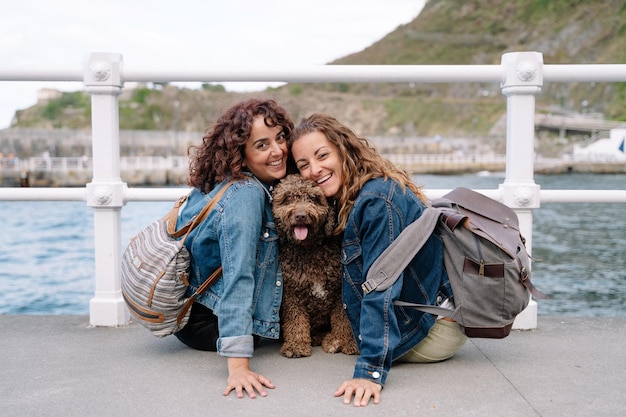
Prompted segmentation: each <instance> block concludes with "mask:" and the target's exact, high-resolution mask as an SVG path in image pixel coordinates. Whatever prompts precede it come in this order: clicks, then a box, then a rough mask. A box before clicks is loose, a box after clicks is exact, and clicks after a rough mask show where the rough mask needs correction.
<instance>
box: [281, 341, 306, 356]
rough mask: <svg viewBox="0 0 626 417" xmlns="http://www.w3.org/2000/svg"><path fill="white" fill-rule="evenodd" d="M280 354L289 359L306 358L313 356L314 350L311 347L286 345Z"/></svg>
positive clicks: (294, 344) (293, 344)
mask: <svg viewBox="0 0 626 417" xmlns="http://www.w3.org/2000/svg"><path fill="white" fill-rule="evenodd" d="M280 353H282V354H283V356H285V357H287V358H305V357H307V356H311V353H313V350H312V348H311V346H309V345H298V344H296V343H284V344H283V346H282V347H281V348H280Z"/></svg>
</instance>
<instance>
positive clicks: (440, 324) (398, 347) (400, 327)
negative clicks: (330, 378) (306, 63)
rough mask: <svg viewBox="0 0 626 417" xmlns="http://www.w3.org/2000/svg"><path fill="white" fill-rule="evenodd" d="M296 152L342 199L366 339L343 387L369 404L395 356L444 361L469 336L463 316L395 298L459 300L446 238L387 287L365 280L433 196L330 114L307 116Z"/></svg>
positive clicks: (360, 327)
mask: <svg viewBox="0 0 626 417" xmlns="http://www.w3.org/2000/svg"><path fill="white" fill-rule="evenodd" d="M289 144H290V148H291V156H292V158H293V162H294V163H295V165H296V167H297V168H298V170H299V171H300V173H301V174H302V176H304V177H306V178H309V179H311V180H313V181H315V182H316V183H317V184H318V186H319V187H320V188H321V189H322V190H323V192H324V195H325V196H326V197H328V198H333V199H335V201H336V204H337V209H338V210H337V211H338V219H337V228H336V229H335V232H336V233H337V234H343V238H342V239H343V243H342V259H341V262H342V264H343V266H342V269H343V295H342V297H343V302H344V305H345V306H346V313H347V315H348V319H349V320H350V324H351V327H352V331H353V333H354V336H355V338H356V340H357V343H358V345H359V350H360V354H359V357H358V359H357V361H356V366H355V368H354V373H353V377H352V379H350V380H347V381H344V382H343V384H341V385H340V387H339V388H338V389H337V391H336V392H335V396H338V397H339V396H343V400H344V403H346V404H348V403H350V402H351V400H352V397H354V402H353V403H354V405H355V406H366V405H367V404H368V403H369V400H370V399H371V398H373V401H374V403H375V404H377V403H379V402H380V392H381V390H382V387H383V384H384V383H385V380H386V379H387V375H388V373H389V370H390V369H391V364H392V362H394V361H404V362H438V361H442V360H445V359H448V358H450V357H452V356H453V355H454V354H455V353H456V352H457V351H458V349H459V348H460V347H461V346H462V345H463V343H465V340H466V338H465V335H463V333H462V332H461V330H460V328H459V326H458V324H457V323H455V322H453V321H451V320H450V319H447V318H442V319H439V320H437V318H436V317H434V316H432V315H430V314H425V313H422V312H421V311H418V310H415V309H410V308H409V309H407V308H404V307H401V306H396V305H394V301H397V300H402V301H410V302H413V303H421V304H431V305H432V304H441V303H443V302H446V303H451V302H452V301H451V297H452V289H451V287H450V282H449V280H448V276H447V274H446V272H445V270H444V266H443V243H442V241H441V238H440V237H439V236H437V235H432V236H431V237H430V238H429V239H428V241H427V242H426V244H425V245H424V247H423V248H422V249H421V250H420V251H419V252H418V254H417V255H416V256H415V258H414V259H413V260H412V261H411V262H410V263H409V265H408V266H407V267H406V269H405V270H404V271H403V273H402V274H401V275H400V277H399V278H398V280H397V281H395V283H394V284H393V285H392V286H391V287H389V288H388V289H386V290H384V291H372V292H370V293H365V292H364V291H363V289H362V287H361V285H362V284H363V283H364V282H365V279H366V277H367V272H368V270H369V268H370V266H371V265H372V264H373V263H374V261H375V260H376V258H378V256H379V255H380V254H381V253H382V252H383V251H384V250H385V249H386V248H387V247H388V246H389V245H390V244H391V242H393V241H394V239H396V238H397V237H398V235H399V234H400V232H402V230H403V229H404V228H405V227H407V226H408V225H409V224H410V223H411V222H413V221H414V220H416V219H417V218H419V217H420V216H421V214H422V212H423V210H424V208H425V204H426V202H427V199H426V197H425V195H424V194H423V193H422V191H421V189H420V188H419V187H417V186H416V185H415V184H414V183H413V182H412V181H411V179H410V177H409V176H408V175H407V173H406V172H404V171H402V170H400V169H399V168H397V167H396V166H395V165H393V164H392V163H391V162H390V161H389V160H387V159H385V158H383V157H382V156H381V155H380V154H379V153H378V151H377V150H376V149H375V148H374V147H373V146H371V145H370V143H369V142H368V140H367V139H364V138H360V137H358V136H357V135H356V134H355V133H354V132H353V131H352V130H350V129H349V128H348V127H346V126H345V125H343V124H342V123H340V122H339V121H337V120H336V119H335V118H333V117H331V116H328V115H325V114H319V113H318V114H313V115H311V116H309V117H307V118H305V119H303V120H302V122H301V123H300V125H298V126H297V127H296V128H295V129H294V131H293V132H292V135H291V137H290V141H289Z"/></svg>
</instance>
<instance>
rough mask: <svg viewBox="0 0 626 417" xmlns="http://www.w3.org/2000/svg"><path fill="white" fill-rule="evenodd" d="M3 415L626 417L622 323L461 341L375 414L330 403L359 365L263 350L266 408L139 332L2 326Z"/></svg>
mask: <svg viewBox="0 0 626 417" xmlns="http://www.w3.org/2000/svg"><path fill="white" fill-rule="evenodd" d="M0 329H2V332H1V334H2V336H1V337H0V374H1V375H2V378H1V379H0V410H1V412H0V414H1V415H3V416H11V417H19V416H28V417H35V416H46V417H48V416H55V417H56V416H59V417H73V416H80V417H88V416H94V417H96V416H185V417H194V416H246V417H249V416H253V415H259V416H270V415H272V416H316V417H321V416H333V417H335V416H357V415H358V416H393V417H395V416H422V415H423V416H446V417H450V416H464V417H465V416H482V417H484V416H497V417H516V416H519V417H522V416H523V417H528V416H545V417H561V416H563V417H565V416H567V417H571V416H594V417H600V416H607V417H609V416H610V417H616V416H623V415H626V404H625V403H624V393H625V392H626V391H625V389H626V388H625V387H626V354H624V346H625V343H626V331H625V330H626V317H625V318H570V317H566V318H558V317H543V316H539V318H538V328H537V329H536V330H533V331H514V332H513V333H512V334H511V335H510V336H509V337H508V338H506V339H503V340H487V339H469V340H468V342H467V343H466V345H465V346H464V347H463V348H462V349H461V350H460V351H459V353H458V354H457V355H456V356H455V357H454V358H452V359H450V360H448V361H446V362H442V363H439V364H428V365H422V364H400V365H396V366H394V368H392V371H391V374H390V376H389V378H388V380H387V384H386V386H385V389H384V390H383V393H382V401H381V403H380V404H379V405H373V404H370V405H369V406H368V407H366V408H356V407H353V406H352V405H344V404H342V402H341V400H340V399H339V398H335V397H333V392H334V391H335V389H336V388H337V387H338V386H339V384H340V383H341V382H342V381H343V380H344V379H348V378H350V377H351V375H352V367H353V364H354V360H355V357H353V356H345V355H343V354H337V355H330V354H326V353H324V352H323V351H322V350H321V349H320V348H316V349H315V350H314V353H313V355H312V356H311V357H309V358H301V359H286V358H284V357H282V356H281V355H280V353H279V352H278V348H279V345H278V344H277V343H273V342H270V343H263V344H262V345H261V346H260V347H259V348H258V349H257V351H256V353H255V357H254V358H253V361H252V365H253V369H254V370H256V371H258V372H260V373H262V374H263V375H265V376H267V377H269V378H271V379H272V381H273V382H274V384H275V385H276V388H275V389H274V390H269V395H268V396H267V397H266V398H261V397H258V398H257V399H254V400H251V399H249V398H244V399H237V398H236V397H235V395H234V394H231V395H230V396H228V397H223V396H222V391H223V389H224V387H225V385H226V378H227V369H226V360H225V359H224V358H221V357H219V356H218V355H217V354H215V353H210V352H199V351H194V350H192V349H189V348H187V347H185V346H184V345H182V344H181V343H180V342H179V341H178V340H177V339H176V338H174V337H167V338H164V339H157V338H155V337H153V336H152V335H151V334H150V333H149V332H148V331H147V330H145V329H144V328H142V327H140V326H139V325H137V324H130V325H128V326H125V327H118V328H104V327H98V328H92V327H90V326H89V319H88V317H86V316H22V315H16V316H12V315H3V316H0Z"/></svg>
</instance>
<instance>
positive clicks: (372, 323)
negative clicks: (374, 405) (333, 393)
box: [342, 178, 452, 385]
mask: <svg viewBox="0 0 626 417" xmlns="http://www.w3.org/2000/svg"><path fill="white" fill-rule="evenodd" d="M423 210H424V205H423V203H422V202H421V201H420V200H419V198H418V197H417V196H416V195H415V194H414V193H413V192H412V191H410V190H409V189H408V188H407V189H406V190H405V191H402V188H401V187H400V185H399V184H398V183H397V182H395V181H392V180H384V179H382V178H377V179H373V180H370V181H368V182H367V183H366V184H365V185H364V186H363V188H362V189H361V191H360V193H359V195H358V196H357V199H356V201H355V204H354V207H353V208H352V210H351V211H350V215H349V216H348V222H347V225H346V229H345V231H344V236H343V244H342V263H343V267H342V269H343V302H344V308H345V309H346V313H347V315H348V319H349V320H350V324H351V326H352V331H353V332H354V334H355V336H356V339H357V343H358V344H359V349H360V351H361V353H360V355H359V357H358V359H357V362H356V366H355V369H354V376H353V377H354V378H366V379H369V380H372V381H373V382H376V383H379V384H381V385H382V384H384V383H385V380H386V378H387V375H388V373H389V370H390V368H391V363H392V362H393V361H394V360H395V359H398V358H399V357H400V356H402V355H403V354H405V353H406V352H407V351H409V350H410V349H411V348H413V347H414V346H415V345H417V344H418V343H419V342H420V341H421V340H422V339H423V338H424V337H426V335H427V334H428V331H429V330H430V328H431V327H432V326H433V325H434V323H435V317H434V316H432V315H430V314H424V313H422V312H420V311H418V310H415V309H410V308H404V307H398V306H394V305H393V302H394V301H396V300H402V301H410V302H414V303H422V304H437V303H438V302H439V301H441V300H442V299H444V298H447V297H450V296H451V295H452V290H451V287H450V282H449V280H448V276H447V274H446V272H445V270H444V266H443V243H442V241H441V238H440V237H439V236H438V235H435V234H433V236H431V238H430V239H429V240H428V241H427V242H426V244H425V245H424V247H423V248H422V249H421V250H420V251H419V252H418V254H417V255H416V256H415V258H414V259H413V260H412V261H411V263H410V264H409V265H408V266H407V267H406V269H405V270H404V272H403V273H402V274H401V275H400V277H399V279H398V280H397V281H396V282H395V283H394V284H393V285H392V286H391V287H390V288H388V289H387V290H385V291H372V292H371V293H369V294H364V293H363V290H362V288H361V284H362V283H363V282H364V281H365V278H366V277H367V271H368V270H369V268H370V266H371V265H372V263H373V262H374V261H375V260H376V258H377V257H378V256H379V255H380V254H381V253H382V252H383V251H384V250H385V248H387V247H388V246H389V244H390V243H391V242H392V241H393V240H394V239H395V238H396V237H397V236H398V235H399V234H400V232H401V231H402V230H403V229H404V228H405V227H407V226H408V225H409V224H410V223H411V222H412V221H413V220H415V219H417V218H419V216H420V215H421V214H422V212H423Z"/></svg>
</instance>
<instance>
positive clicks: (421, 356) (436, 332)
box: [398, 319, 467, 363]
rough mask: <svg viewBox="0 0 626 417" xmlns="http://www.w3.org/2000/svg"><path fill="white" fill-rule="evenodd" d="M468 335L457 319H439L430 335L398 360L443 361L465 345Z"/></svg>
mask: <svg viewBox="0 0 626 417" xmlns="http://www.w3.org/2000/svg"><path fill="white" fill-rule="evenodd" d="M466 340H467V336H465V335H464V334H463V332H461V329H460V327H459V324H458V323H457V322H455V321H449V320H445V319H439V320H437V321H436V322H435V325H434V326H433V327H432V328H431V329H430V331H429V332H428V335H426V337H425V338H424V339H423V340H422V341H421V342H419V343H418V344H417V345H415V347H413V349H411V350H409V351H408V352H407V353H405V354H404V355H402V357H400V359H398V361H400V362H413V363H432V362H441V361H445V360H446V359H449V358H451V357H452V356H453V355H454V354H455V353H456V352H457V351H458V350H459V349H460V348H461V346H463V344H464V343H465V341H466Z"/></svg>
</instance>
